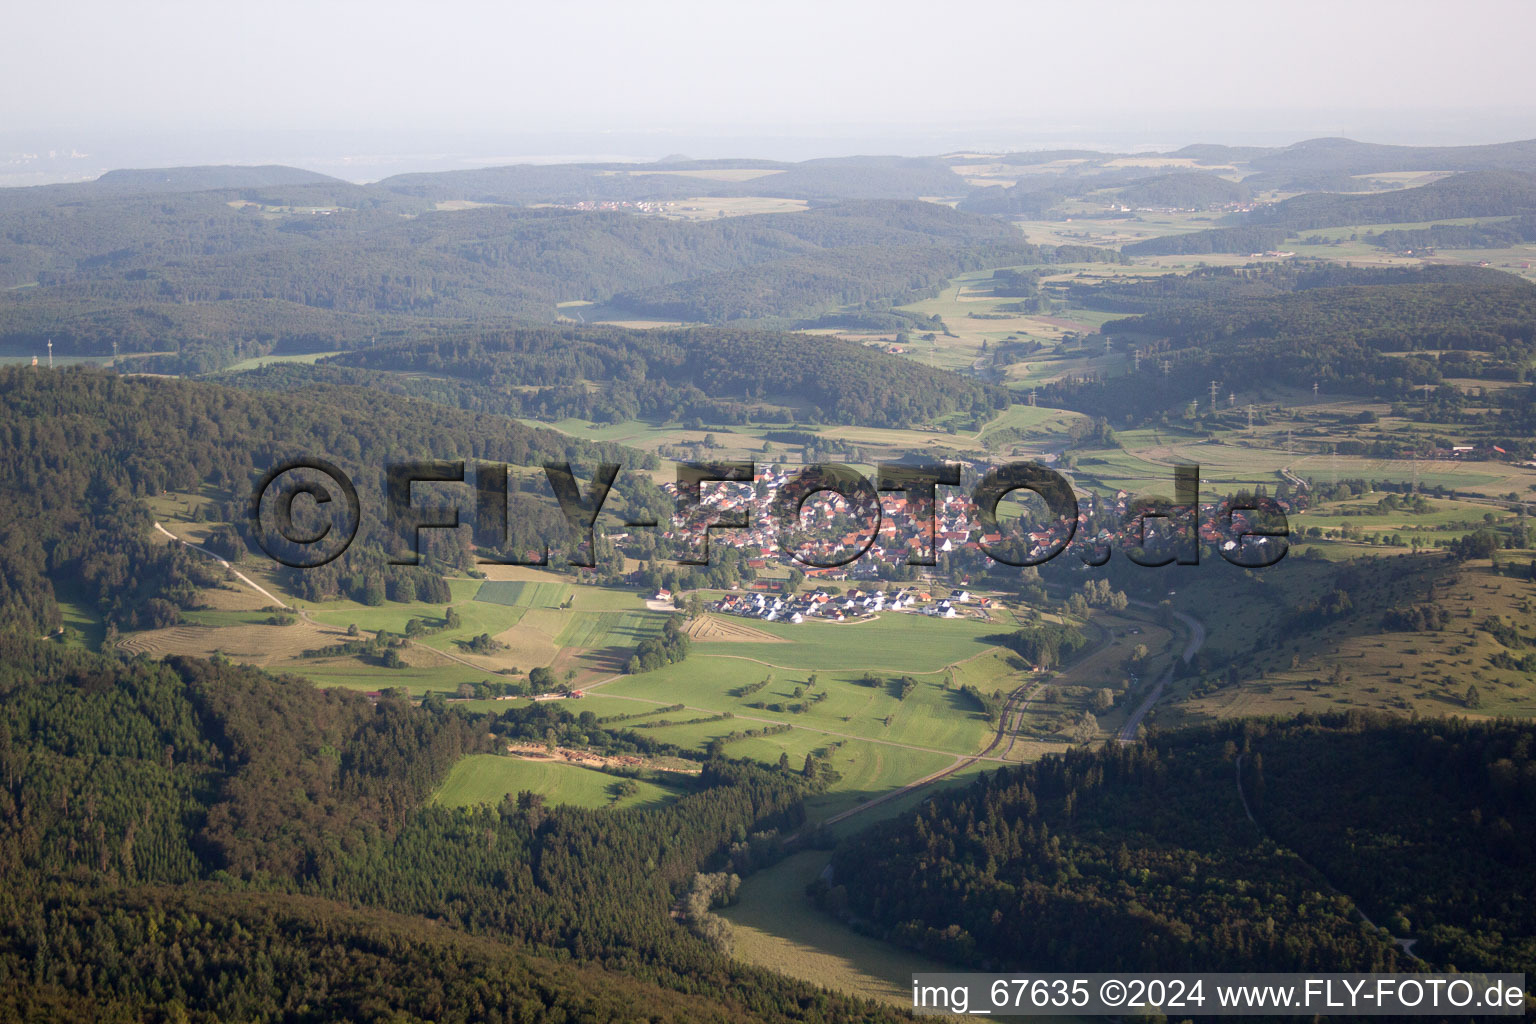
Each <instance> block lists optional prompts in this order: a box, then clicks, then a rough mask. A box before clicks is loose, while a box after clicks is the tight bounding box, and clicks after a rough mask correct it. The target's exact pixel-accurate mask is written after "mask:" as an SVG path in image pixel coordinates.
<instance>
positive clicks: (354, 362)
mask: <svg viewBox="0 0 1536 1024" xmlns="http://www.w3.org/2000/svg"><path fill="white" fill-rule="evenodd" d="M335 362H339V363H341V364H342V365H345V366H353V367H361V368H364V369H370V370H387V371H396V372H400V373H405V374H413V375H420V374H427V375H431V376H434V377H449V378H453V379H455V380H456V381H459V382H461V386H462V388H463V389H464V390H465V391H467V394H466V395H465V396H464V397H463V399H462V401H463V402H465V403H472V404H473V405H474V406H475V407H477V408H482V409H485V410H487V411H492V412H501V413H505V414H508V415H520V416H534V417H537V418H540V419H546V420H558V419H561V418H563V417H566V416H578V417H581V418H584V419H592V420H598V421H602V422H613V421H621V420H626V419H634V418H646V419H656V420H662V421H682V422H686V421H688V420H692V419H698V418H702V419H705V420H707V421H710V422H744V421H746V420H748V419H750V418H753V417H763V418H767V417H770V416H774V415H778V414H779V412H778V411H779V410H780V409H782V408H785V407H788V408H791V409H792V410H793V412H794V417H795V419H797V420H799V421H801V422H807V423H867V424H871V425H874V426H884V427H907V426H910V425H913V424H922V423H931V422H933V421H934V420H936V419H938V418H940V417H942V416H943V415H945V414H947V413H950V412H954V411H956V410H959V411H963V412H966V413H975V414H985V413H988V412H991V411H993V410H996V409H1000V408H1004V407H1006V406H1007V404H1008V396H1007V394H1006V393H1005V392H1004V391H1002V389H1000V388H996V387H989V386H987V385H983V384H981V383H979V382H978V381H976V380H974V379H973V378H969V377H962V376H960V375H959V374H956V373H952V372H949V371H946V370H936V369H933V368H930V367H927V366H923V365H921V364H919V363H916V362H914V361H912V360H907V359H901V358H897V357H895V356H891V355H888V354H886V353H885V352H882V351H879V350H877V349H873V348H869V347H867V346H864V345H860V344H858V343H856V342H852V341H844V340H840V339H837V338H827V337H818V336H807V335H803V334H789V333H778V332H748V331H733V330H728V329H720V328H697V329H692V330H667V329H653V330H625V329H623V328H618V327H607V326H595V327H528V328H523V329H520V330H508V331H501V332H494V333H492V332H482V333H479V334H460V335H458V336H454V337H445V338H442V339H440V340H434V341H428V342H417V343H396V344H390V345H378V346H375V347H372V348H368V349H364V350H360V351H358V352H353V353H350V354H348V355H346V356H342V357H339V358H338V359H337V360H335ZM320 369H321V370H322V371H323V369H324V368H323V367H322V368H320ZM289 372H290V373H294V374H297V375H299V376H305V375H306V374H305V372H304V371H300V370H292V371H289ZM592 385H598V386H599V387H596V388H594V387H592ZM406 386H407V387H411V386H413V385H410V384H407V385H406ZM416 386H418V387H420V386H422V385H416ZM428 386H429V385H428Z"/></svg>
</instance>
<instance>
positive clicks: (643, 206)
mask: <svg viewBox="0 0 1536 1024" xmlns="http://www.w3.org/2000/svg"><path fill="white" fill-rule="evenodd" d="M551 205H553V206H554V208H555V209H557V210H585V211H588V212H591V211H593V210H603V211H606V212H609V213H667V212H669V211H670V210H671V209H672V207H673V205H674V204H673V203H659V202H654V201H650V200H643V201H634V202H631V201H630V200H628V199H601V200H599V199H583V200H581V201H580V202H575V203H553V204H551Z"/></svg>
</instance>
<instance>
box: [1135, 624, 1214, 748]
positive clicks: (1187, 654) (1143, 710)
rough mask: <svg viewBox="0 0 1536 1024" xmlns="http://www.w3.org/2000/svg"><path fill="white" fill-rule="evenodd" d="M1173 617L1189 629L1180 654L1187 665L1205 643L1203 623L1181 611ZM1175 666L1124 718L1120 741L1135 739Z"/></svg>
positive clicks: (1170, 679)
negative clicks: (1187, 638)
mask: <svg viewBox="0 0 1536 1024" xmlns="http://www.w3.org/2000/svg"><path fill="white" fill-rule="evenodd" d="M1132 603H1134V604H1138V605H1144V604H1146V602H1144V601H1135V602H1132ZM1173 617H1174V618H1176V619H1178V620H1179V621H1180V622H1182V623H1183V624H1184V627H1185V628H1186V629H1188V630H1189V641H1188V642H1187V643H1185V645H1184V652H1183V656H1182V660H1183V661H1184V663H1185V664H1186V665H1187V664H1189V660H1190V659H1191V658H1193V657H1194V656H1195V653H1196V652H1197V651H1199V650H1200V648H1201V647H1202V646H1204V644H1205V625H1204V624H1203V623H1202V622H1201V621H1200V620H1199V619H1197V618H1195V617H1194V616H1192V615H1185V614H1184V613H1183V612H1174V613H1173ZM1177 667H1178V665H1177V663H1174V664H1172V665H1169V666H1168V669H1167V671H1165V672H1164V673H1163V674H1162V675H1161V676H1159V677H1158V679H1157V685H1155V686H1153V687H1152V692H1151V693H1149V694H1147V699H1146V700H1144V701H1142V703H1141V706H1140V707H1138V708H1137V709H1136V711H1135V713H1134V714H1132V715H1131V717H1130V718H1127V719H1126V720H1125V726H1124V727H1123V728H1122V729H1121V730H1120V735H1119V737H1118V739H1119V740H1120V742H1121V743H1132V742H1134V741H1135V739H1136V729H1137V727H1139V726H1140V725H1141V720H1142V719H1143V718H1146V717H1147V712H1149V711H1151V710H1152V708H1153V706H1154V705H1156V704H1157V702H1158V701H1159V700H1161V699H1162V696H1163V689H1164V688H1165V687H1167V685H1168V683H1169V682H1170V681H1172V679H1173V670H1174V669H1175V668H1177Z"/></svg>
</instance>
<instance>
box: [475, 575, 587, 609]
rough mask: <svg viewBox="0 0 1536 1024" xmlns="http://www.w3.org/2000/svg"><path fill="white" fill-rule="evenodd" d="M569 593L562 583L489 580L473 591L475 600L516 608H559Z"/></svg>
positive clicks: (568, 589) (568, 588) (567, 587)
mask: <svg viewBox="0 0 1536 1024" xmlns="http://www.w3.org/2000/svg"><path fill="white" fill-rule="evenodd" d="M570 592H571V588H570V587H569V586H567V585H565V584H563V583H533V582H528V581H524V580H489V581H487V582H485V583H482V584H480V589H478V590H476V591H475V600H476V601H484V602H487V603H489V604H504V605H510V606H512V607H516V608H559V607H560V606H561V605H563V604H564V603H565V600H566V598H567V597H569V596H570Z"/></svg>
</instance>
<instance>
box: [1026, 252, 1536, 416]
mask: <svg viewBox="0 0 1536 1024" xmlns="http://www.w3.org/2000/svg"><path fill="white" fill-rule="evenodd" d="M1287 278H1289V280H1287ZM1186 285H1187V287H1188V292H1187V293H1186V294H1184V295H1183V296H1182V297H1181V295H1180V291H1181V288H1183V287H1185V286H1186ZM1268 288H1282V289H1283V290H1280V291H1276V292H1272V293H1271V294H1264V291H1265V290H1266V289H1268ZM1292 288H1295V290H1291V289H1292ZM1090 301H1092V300H1090ZM1103 301H1104V302H1105V303H1106V304H1107V308H1120V309H1126V310H1131V309H1135V308H1137V304H1139V303H1140V304H1143V305H1141V307H1140V308H1146V309H1151V310H1154V311H1152V312H1148V313H1147V314H1145V315H1143V316H1138V317H1131V318H1127V319H1123V320H1113V321H1110V322H1109V323H1107V324H1105V325H1104V327H1103V332H1104V333H1105V334H1106V335H1108V336H1109V337H1110V338H1112V339H1113V343H1114V344H1116V345H1117V346H1119V347H1121V348H1123V349H1125V350H1130V349H1138V350H1140V351H1142V353H1143V355H1144V356H1152V357H1153V358H1143V360H1142V368H1141V371H1140V372H1139V373H1136V372H1131V371H1130V370H1129V368H1128V369H1127V371H1126V372H1124V373H1120V374H1113V375H1108V376H1102V377H1094V378H1085V379H1077V380H1066V381H1061V382H1059V383H1056V384H1053V385H1051V386H1050V387H1049V388H1047V389H1046V393H1045V394H1046V397H1045V398H1044V400H1045V401H1048V402H1050V403H1051V404H1058V405H1064V406H1067V407H1069V408H1078V409H1082V410H1084V411H1090V412H1095V413H1097V414H1098V415H1104V416H1114V417H1116V418H1117V420H1121V419H1123V420H1127V421H1129V420H1137V419H1140V418H1144V417H1149V416H1155V415H1159V414H1163V413H1167V412H1169V411H1173V410H1177V409H1181V408H1182V407H1183V406H1185V405H1187V404H1188V402H1189V400H1190V399H1191V398H1192V397H1194V396H1196V395H1198V394H1200V392H1201V388H1203V387H1204V386H1205V385H1206V384H1207V383H1208V382H1209V381H1210V380H1212V379H1216V380H1222V381H1225V382H1226V384H1227V385H1228V386H1230V387H1233V388H1235V389H1237V390H1242V389H1244V388H1250V387H1255V386H1258V385H1260V384H1282V385H1290V386H1292V387H1296V388H1298V389H1310V388H1311V386H1312V384H1313V383H1314V382H1317V383H1319V384H1320V386H1321V387H1322V388H1324V389H1326V390H1327V391H1328V393H1331V394H1337V393H1340V392H1343V393H1347V394H1355V395H1362V396H1369V397H1373V398H1378V399H1386V400H1397V399H1401V398H1403V397H1405V396H1407V395H1409V394H1411V392H1412V391H1413V389H1415V388H1419V387H1422V386H1423V385H1426V384H1429V385H1434V384H1438V383H1439V382H1440V381H1441V380H1442V379H1443V378H1444V377H1480V378H1486V379H1496V380H1507V381H1521V380H1523V379H1524V377H1523V375H1524V373H1525V367H1526V366H1527V365H1528V363H1529V360H1530V359H1531V357H1532V355H1533V354H1536V286H1532V285H1531V284H1529V283H1527V282H1525V281H1522V280H1520V279H1519V278H1516V277H1513V276H1511V275H1508V274H1502V273H1500V272H1498V271H1493V270H1477V269H1475V268H1430V269H1428V270H1422V271H1420V270H1402V269H1380V270H1371V269H1349V268H1343V267H1338V268H1332V269H1319V270H1311V271H1306V272H1301V273H1297V272H1296V271H1285V272H1282V273H1279V274H1275V275H1273V277H1271V278H1265V277H1260V278H1259V279H1258V280H1257V281H1250V280H1248V278H1247V276H1246V275H1245V274H1244V273H1243V272H1241V271H1238V272H1232V273H1223V272H1213V273H1202V274H1197V275H1192V276H1190V277H1188V278H1176V279H1172V280H1171V281H1162V282H1158V283H1149V284H1146V285H1138V284H1134V283H1127V284H1126V285H1124V286H1112V287H1111V289H1109V291H1108V294H1106V295H1105V296H1104V297H1103ZM1163 360H1167V362H1168V364H1169V365H1168V371H1167V372H1166V373H1163V372H1162V371H1161V368H1160V366H1159V364H1160V363H1161V362H1162V361H1163ZM1516 394H1517V395H1518V394H1527V392H1526V391H1524V390H1523V389H1522V390H1520V391H1517V392H1516Z"/></svg>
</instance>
